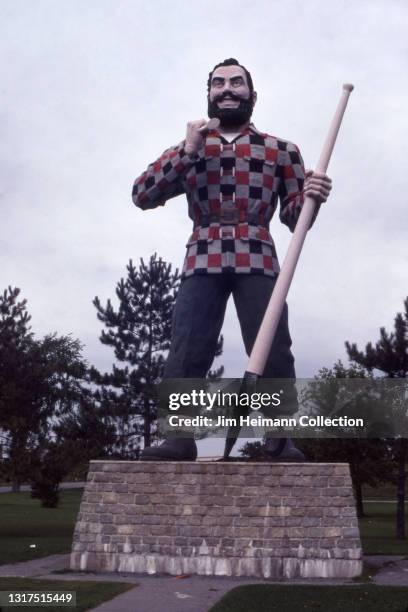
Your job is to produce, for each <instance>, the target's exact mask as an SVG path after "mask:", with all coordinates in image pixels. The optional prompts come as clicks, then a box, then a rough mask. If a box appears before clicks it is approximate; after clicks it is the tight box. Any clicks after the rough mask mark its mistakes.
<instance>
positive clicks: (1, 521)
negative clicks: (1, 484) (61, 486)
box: [0, 490, 82, 565]
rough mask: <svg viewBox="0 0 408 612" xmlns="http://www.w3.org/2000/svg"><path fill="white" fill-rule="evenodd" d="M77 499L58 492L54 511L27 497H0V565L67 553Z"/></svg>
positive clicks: (78, 493)
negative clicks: (59, 495)
mask: <svg viewBox="0 0 408 612" xmlns="http://www.w3.org/2000/svg"><path fill="white" fill-rule="evenodd" d="M81 495H82V491H78V490H70V491H62V493H61V500H60V504H59V507H58V508H42V507H41V503H40V501H39V500H38V499H31V497H30V493H25V492H24V493H1V494H0V565H1V564H3V563H16V562H17V561H29V560H30V559H37V558H40V557H46V556H47V555H54V554H57V553H68V552H70V550H71V544H72V534H73V531H74V526H75V519H76V516H77V513H78V508H79V503H80V500H81ZM31 544H35V548H30V545H31Z"/></svg>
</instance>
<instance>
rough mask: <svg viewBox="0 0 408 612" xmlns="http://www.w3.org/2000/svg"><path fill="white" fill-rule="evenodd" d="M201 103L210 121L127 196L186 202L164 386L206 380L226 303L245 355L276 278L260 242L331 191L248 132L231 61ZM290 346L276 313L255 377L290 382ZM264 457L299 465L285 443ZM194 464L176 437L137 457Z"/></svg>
mask: <svg viewBox="0 0 408 612" xmlns="http://www.w3.org/2000/svg"><path fill="white" fill-rule="evenodd" d="M207 100H208V116H209V118H210V119H218V120H219V121H216V122H211V121H210V122H209V123H207V120H206V119H199V120H197V121H190V122H188V123H187V132H186V137H185V139H184V140H183V141H182V142H181V143H180V144H178V145H176V146H173V147H170V148H169V149H167V150H166V151H165V152H164V153H163V154H162V155H161V156H160V157H159V159H158V160H157V161H155V162H154V163H152V164H150V165H149V166H148V168H147V169H146V170H145V172H143V174H142V175H141V176H140V177H139V178H137V179H136V181H135V183H134V186H133V202H134V203H135V204H136V206H138V207H139V208H141V209H142V210H147V209H150V208H156V207H157V206H162V205H164V204H165V203H166V202H167V201H168V200H170V199H171V198H174V197H176V196H178V195H180V194H182V193H184V194H186V197H187V201H188V214H189V217H190V218H191V219H192V221H193V224H194V225H193V232H192V234H191V236H190V238H189V240H188V244H187V253H186V256H185V260H184V265H183V271H182V282H181V286H180V290H179V293H178V295H177V300H176V305H175V311H174V317H173V329H172V341H171V347H170V351H169V355H168V359H167V363H166V367H165V374H164V377H165V378H175V379H176V378H177V379H182V378H205V376H206V375H207V372H208V371H209V369H210V367H211V364H212V362H213V359H214V355H215V351H216V346H217V341H218V338H219V335H220V332H221V327H222V324H223V320H224V315H225V309H226V306H227V301H228V298H229V297H230V295H231V294H232V296H233V299H234V303H235V307H236V310H237V315H238V319H239V323H240V327H241V331H242V337H243V340H244V344H245V349H246V352H247V354H248V355H249V354H250V352H251V349H252V346H253V344H254V342H255V339H256V335H257V332H258V329H259V326H260V324H261V322H262V318H263V315H264V313H265V310H266V307H267V305H268V302H269V298H270V296H271V293H272V291H273V288H274V285H275V282H276V278H277V275H278V273H279V263H278V259H277V255H276V251H275V246H274V242H273V239H272V237H271V235H270V233H269V223H270V221H271V219H272V217H273V215H274V213H275V210H276V208H277V206H278V202H279V218H280V220H281V221H282V223H284V224H285V225H287V226H288V227H289V229H290V230H291V231H292V232H293V230H294V228H295V226H296V222H297V220H298V218H299V214H300V211H301V209H302V206H303V203H304V200H305V197H306V196H310V197H312V198H313V199H314V200H315V202H316V214H317V211H318V209H319V206H320V204H322V203H323V202H325V201H326V200H327V198H328V196H329V193H330V190H331V180H330V178H328V176H326V175H325V174H323V173H317V172H313V171H312V170H308V171H305V168H304V164H303V160H302V157H301V154H300V151H299V149H298V147H297V146H296V145H295V144H293V143H291V142H288V141H286V140H283V139H281V138H277V137H276V136H271V135H269V134H266V133H265V132H261V131H259V130H258V129H257V128H256V127H255V126H254V124H253V123H252V122H251V116H252V112H253V109H254V106H255V104H256V100H257V93H256V91H254V86H253V82H252V78H251V74H250V73H249V72H248V70H247V69H246V68H245V67H244V66H242V65H241V64H239V62H238V61H237V60H236V59H233V58H231V59H226V60H224V61H223V62H221V63H220V64H217V65H216V66H215V67H214V69H213V70H212V71H211V72H210V74H209V78H208V82H207ZM214 124H215V125H218V127H216V128H213V127H212V125H214ZM315 216H316V215H315ZM314 218H315V217H314ZM314 218H313V221H314ZM313 221H312V222H313ZM291 344H292V342H291V338H290V334H289V329H288V309H287V306H286V304H285V307H284V309H283V312H282V315H281V318H280V322H279V325H278V328H277V331H276V334H275V338H274V341H273V344H272V348H271V350H270V353H269V357H268V359H267V363H266V367H265V369H264V373H263V375H264V377H266V378H271V379H272V378H278V379H282V378H288V379H295V377H296V374H295V368H294V358H293V355H292V352H291ZM296 409H297V407H295V408H294V411H295V410H296ZM265 452H266V456H267V457H268V458H270V460H271V461H303V460H304V457H303V454H302V453H301V451H300V450H299V449H297V448H296V447H295V446H294V444H293V442H292V440H291V439H290V438H276V437H271V438H268V437H267V439H266V447H265ZM196 457H197V447H196V443H195V441H194V438H193V437H191V436H185V435H179V436H177V437H171V438H168V439H166V440H165V441H164V442H162V444H160V445H159V446H155V447H150V448H145V449H144V450H143V452H142V456H141V458H142V460H153V461H194V460H195V459H196Z"/></svg>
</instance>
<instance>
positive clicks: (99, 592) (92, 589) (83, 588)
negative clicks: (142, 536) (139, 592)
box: [0, 578, 137, 612]
mask: <svg viewBox="0 0 408 612" xmlns="http://www.w3.org/2000/svg"><path fill="white" fill-rule="evenodd" d="M135 586H137V585H136V584H134V583H129V582H99V581H96V580H95V581H84V580H80V581H79V580H76V581H67V580H33V579H30V578H0V591H76V603H77V605H76V606H75V607H67V606H64V607H62V606H46V607H44V606H42V607H38V606H35V607H31V606H30V607H29V608H28V609H29V610H30V612H43V611H44V610H48V611H49V612H57V611H61V612H63V611H64V610H65V611H67V610H73V611H75V612H82V610H91V609H92V608H94V607H95V606H98V605H99V604H101V603H103V602H104V601H109V600H110V599H112V598H113V597H116V596H117V595H120V593H123V592H124V591H128V590H129V589H133V588H134V587H135ZM2 610H16V608H15V607H13V606H3V607H2Z"/></svg>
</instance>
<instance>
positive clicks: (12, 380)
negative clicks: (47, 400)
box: [0, 287, 34, 490]
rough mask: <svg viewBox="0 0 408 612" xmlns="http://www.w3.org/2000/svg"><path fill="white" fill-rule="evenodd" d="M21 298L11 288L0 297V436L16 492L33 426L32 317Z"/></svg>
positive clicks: (18, 293)
mask: <svg viewBox="0 0 408 612" xmlns="http://www.w3.org/2000/svg"><path fill="white" fill-rule="evenodd" d="M19 295H20V289H18V288H17V287H15V288H12V287H8V289H6V290H5V291H4V292H3V294H2V295H1V296H0V435H1V436H2V440H3V444H2V447H3V448H4V449H5V453H4V454H5V455H6V456H7V457H8V458H9V462H10V458H12V459H13V462H12V463H13V465H14V470H13V471H12V473H11V474H10V477H11V479H12V483H13V489H14V490H18V489H19V486H20V483H21V482H22V481H23V480H24V477H25V475H26V471H27V467H28V465H29V463H30V461H29V456H28V451H29V449H30V444H29V438H30V426H32V425H34V423H33V421H32V419H30V417H31V415H30V410H29V405H28V403H27V402H26V400H27V398H26V397H25V393H24V387H23V382H24V381H25V380H26V379H27V377H28V376H29V374H30V358H29V354H30V347H31V343H32V333H31V331H30V330H31V328H30V325H29V323H30V319H31V317H30V315H29V314H28V312H27V306H26V304H27V302H26V300H22V301H18V297H19ZM18 458H20V460H18ZM25 459H27V461H25Z"/></svg>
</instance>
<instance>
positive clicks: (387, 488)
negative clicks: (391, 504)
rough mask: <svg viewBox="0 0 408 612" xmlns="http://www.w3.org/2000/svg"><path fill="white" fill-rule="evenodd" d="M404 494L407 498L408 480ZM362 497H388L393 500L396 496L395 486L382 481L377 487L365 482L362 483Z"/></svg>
mask: <svg viewBox="0 0 408 612" xmlns="http://www.w3.org/2000/svg"><path fill="white" fill-rule="evenodd" d="M407 467H408V466H407ZM405 495H406V498H407V500H408V481H407V483H406V487H405ZM363 497H364V499H378V500H380V499H389V500H391V501H395V500H396V498H397V487H396V485H395V484H392V483H391V482H383V483H381V484H379V485H378V487H369V486H368V485H367V484H365V485H363Z"/></svg>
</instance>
